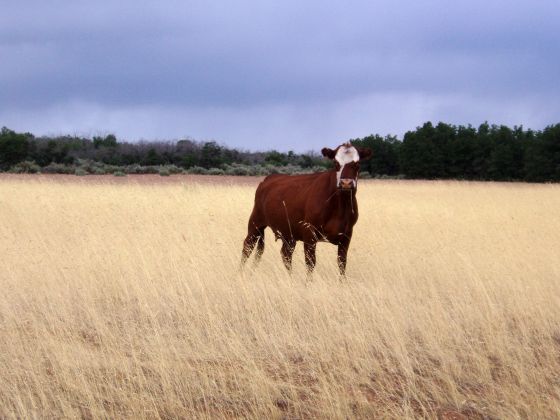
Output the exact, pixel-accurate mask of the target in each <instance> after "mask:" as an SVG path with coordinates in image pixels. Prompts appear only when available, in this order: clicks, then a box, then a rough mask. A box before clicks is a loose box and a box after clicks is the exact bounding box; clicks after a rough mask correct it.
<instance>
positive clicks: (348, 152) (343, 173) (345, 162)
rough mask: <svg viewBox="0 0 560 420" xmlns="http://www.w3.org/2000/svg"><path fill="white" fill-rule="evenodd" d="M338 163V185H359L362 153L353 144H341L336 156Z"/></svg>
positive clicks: (350, 187) (354, 186)
mask: <svg viewBox="0 0 560 420" xmlns="http://www.w3.org/2000/svg"><path fill="white" fill-rule="evenodd" d="M334 160H335V162H336V163H337V164H338V165H336V167H337V168H336V169H337V171H336V185H337V187H338V188H341V189H352V188H356V186H357V185H358V171H359V168H360V166H359V163H358V162H359V161H360V154H359V153H358V150H356V148H355V147H354V146H352V145H351V144H343V145H342V146H339V147H338V149H337V151H336V154H335V156H334Z"/></svg>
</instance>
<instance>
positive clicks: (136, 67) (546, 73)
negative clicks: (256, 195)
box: [0, 0, 560, 152]
mask: <svg viewBox="0 0 560 420" xmlns="http://www.w3.org/2000/svg"><path fill="white" fill-rule="evenodd" d="M558 22H560V1H558V0H532V1H526V0H521V1H516V2H512V1H502V0H498V1H493V0H485V1H482V0H469V1H462V0H460V1H449V0H445V1H444V0H424V1H411V0H406V1H404V0H381V1H377V0H370V1H359V0H358V1H354V0H346V1H344V2H343V1H326V0H322V1H319V0H307V1H304V0H298V1H293V0H283V1H267V0H260V1H256V0H255V1H245V0H237V1H231V0H230V1H215V0H205V1H188V0H185V1H178V0H177V1H171V0H160V1H142V0H134V1H132V0H120V1H118V2H117V1H114V0H111V1H107V0H97V1H95V2H92V1H83V0H51V1H48V2H46V1H43V0H41V1H35V0H23V1H17V2H16V1H2V13H1V14H0V126H6V127H8V128H10V129H13V130H16V131H28V132H32V133H33V134H35V135H60V134H69V135H82V136H89V137H91V136H94V135H103V134H108V133H113V134H115V135H116V136H117V138H118V139H119V141H140V140H150V141H151V140H162V141H173V140H179V139H184V138H190V139H195V140H199V141H216V142H218V143H220V144H223V145H226V146H229V147H236V148H240V149H244V150H254V151H255V150H261V151H264V150H271V149H277V150H281V151H287V150H294V151H300V152H305V151H310V150H320V149H321V148H322V147H324V146H328V147H335V146H337V145H338V144H340V143H341V142H344V141H346V140H348V139H352V138H358V137H364V136H367V135H369V134H379V135H382V136H385V135H396V136H398V137H399V138H402V136H403V134H404V133H405V132H406V131H408V130H414V129H415V128H416V127H417V126H420V125H422V124H423V123H424V122H426V121H432V122H434V123H437V122H439V121H443V122H446V123H450V124H462V125H467V124H472V125H473V126H475V127H476V126H478V125H479V124H481V123H483V122H484V121H488V122H489V123H491V124H505V125H509V126H512V127H513V126H514V125H523V127H525V128H532V129H536V130H539V129H543V128H544V127H546V126H547V125H550V124H555V123H559V122H560V30H559V29H558Z"/></svg>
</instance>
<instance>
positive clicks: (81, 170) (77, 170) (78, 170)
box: [74, 168, 89, 176]
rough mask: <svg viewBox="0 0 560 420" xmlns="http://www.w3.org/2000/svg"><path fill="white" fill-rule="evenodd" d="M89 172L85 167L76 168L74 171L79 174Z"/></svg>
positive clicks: (82, 174)
mask: <svg viewBox="0 0 560 420" xmlns="http://www.w3.org/2000/svg"><path fill="white" fill-rule="evenodd" d="M88 173H89V172H88V171H86V170H85V169H84V168H76V170H75V171H74V175H78V176H84V175H87V174H88Z"/></svg>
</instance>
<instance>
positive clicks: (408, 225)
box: [0, 175, 560, 418]
mask: <svg viewBox="0 0 560 420" xmlns="http://www.w3.org/2000/svg"><path fill="white" fill-rule="evenodd" d="M213 179H214V180H215V182H208V178H200V180H197V178H194V177H181V176H176V177H166V178H165V179H164V178H163V177H150V176H145V177H143V178H142V177H126V178H115V177H109V176H108V177H64V176H61V177H44V176H8V175H3V176H2V177H1V178H0V337H1V339H0V417H2V418H30V417H56V418H59V417H65V418H100V417H104V418H114V417H126V418H176V417H184V418H241V417H243V418H247V417H248V418H418V417H426V418H438V417H439V418H467V417H471V418H554V417H557V416H558V413H560V264H559V262H560V245H559V244H560V211H559V209H560V185H529V184H516V183H511V184H507V183H473V182H418V181H373V180H371V181H369V180H364V181H361V182H360V184H359V187H358V193H357V197H358V203H359V209H360V219H359V220H358V223H357V225H356V227H355V230H354V236H353V239H352V243H351V245H350V251H349V256H348V267H347V279H346V280H345V281H343V282H341V281H339V278H338V275H337V270H338V269H337V266H336V248H335V247H334V246H332V245H329V244H319V245H318V247H317V267H316V270H315V273H314V276H313V280H312V281H307V278H306V273H305V264H304V258H303V250H302V245H301V243H298V245H297V248H296V250H295V253H294V272H293V274H292V275H291V276H290V275H288V273H287V272H286V271H285V269H284V266H283V264H282V261H281V259H280V243H279V242H275V241H274V238H273V235H272V233H271V232H270V231H269V230H268V231H267V232H266V245H265V251H264V255H263V259H262V261H261V264H260V265H259V266H258V267H253V264H252V259H250V260H249V264H248V266H247V268H246V270H245V271H244V272H243V273H240V272H239V270H238V269H239V260H240V254H241V247H242V241H243V238H244V237H245V235H246V224H247V220H248V217H249V214H250V212H251V209H252V203H253V197H254V192H255V188H256V185H257V183H258V180H256V179H251V178H239V180H240V181H241V182H236V181H235V180H232V179H226V178H219V177H217V178H213ZM453 416H455V417H453ZM461 416H463V417H461Z"/></svg>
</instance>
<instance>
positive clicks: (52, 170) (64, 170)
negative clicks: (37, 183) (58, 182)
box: [41, 162, 76, 174]
mask: <svg viewBox="0 0 560 420" xmlns="http://www.w3.org/2000/svg"><path fill="white" fill-rule="evenodd" d="M75 170H76V168H75V167H74V166H71V165H63V164H62V163H55V162H51V163H50V164H48V165H47V166H45V167H44V168H43V169H42V170H41V172H43V173H44V174H73V173H74V171H75Z"/></svg>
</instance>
